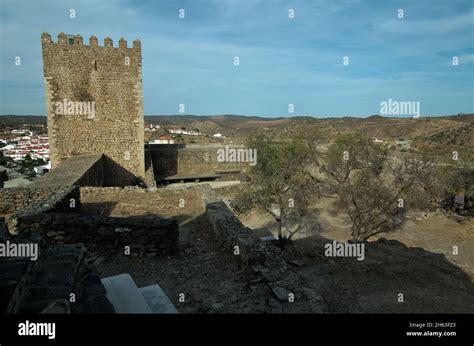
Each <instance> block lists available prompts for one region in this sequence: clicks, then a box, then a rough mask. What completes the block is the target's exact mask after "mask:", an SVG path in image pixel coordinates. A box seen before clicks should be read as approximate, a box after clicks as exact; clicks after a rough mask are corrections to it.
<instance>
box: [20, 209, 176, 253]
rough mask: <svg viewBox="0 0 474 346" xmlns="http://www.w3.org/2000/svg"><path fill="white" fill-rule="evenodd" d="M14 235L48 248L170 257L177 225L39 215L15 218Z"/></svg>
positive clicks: (155, 220) (150, 220)
mask: <svg viewBox="0 0 474 346" xmlns="http://www.w3.org/2000/svg"><path fill="white" fill-rule="evenodd" d="M16 234H18V235H21V236H29V235H31V234H40V235H41V236H42V237H44V238H45V239H46V240H47V241H48V243H50V244H69V243H78V242H81V243H84V244H86V245H87V247H88V248H89V249H94V250H95V251H97V252H101V251H114V250H117V251H118V252H120V253H122V254H123V253H124V246H130V250H131V252H133V253H137V252H138V253H143V254H155V255H172V254H175V253H177V252H178V249H179V230H178V221H177V220H171V219H158V218H144V217H127V218H121V217H104V216H98V215H90V214H81V213H77V214H69V213H41V214H34V215H33V214H28V215H21V216H19V217H18V218H17V227H16Z"/></svg>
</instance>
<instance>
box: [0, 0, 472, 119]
mask: <svg viewBox="0 0 474 346" xmlns="http://www.w3.org/2000/svg"><path fill="white" fill-rule="evenodd" d="M473 7H474V6H473V1H472V0H446V1H443V0H417V1H413V0H406V1H404V0H399V1H395V0H387V1H377V0H373V1H369V0H367V1H363V0H347V1H344V0H320V1H319V0H286V1H283V0H281V1H279V0H193V1H172V0H154V1H137V0H135V1H132V0H103V1H95V0H82V1H79V0H75V1H68V0H42V1H37V0H1V1H0V39H1V45H0V59H1V60H0V114H44V111H45V105H44V87H43V69H42V61H41V42H40V41H41V40H40V37H41V33H42V32H43V31H46V32H49V33H50V34H51V36H52V37H53V40H54V41H56V40H57V34H58V33H59V32H61V31H62V32H65V33H69V34H77V33H79V34H81V35H82V36H83V37H84V42H85V43H86V42H88V38H89V36H90V35H95V36H97V37H98V38H99V42H100V44H101V45H103V39H104V37H106V36H110V37H111V38H112V39H113V40H114V45H115V46H116V45H118V39H119V38H120V37H124V38H125V39H126V40H127V41H128V42H129V45H131V42H132V41H133V40H134V39H136V38H140V40H141V41H142V53H143V93H144V107H145V115H152V114H178V105H179V104H180V103H183V104H185V106H186V113H187V114H196V115H214V114H242V115H258V116H265V117H272V116H294V115H312V116H320V117H325V116H368V115H372V114H378V113H379V112H380V102H382V101H386V100H388V99H389V98H391V99H393V100H399V101H419V102H420V104H421V114H422V115H425V116H426V115H444V114H457V113H459V112H464V113H473V112H474V91H473V90H474V30H473V25H474V24H473V23H474V9H473ZM70 9H74V10H75V11H76V18H74V19H72V18H70V17H69V10H70ZM179 9H184V10H185V15H186V18H185V19H184V20H183V19H179V17H178V11H179ZM289 9H294V10H295V18H294V19H289V18H288V10H289ZM398 9H403V10H404V18H403V19H399V18H398V17H397V15H398V13H397V10H398ZM16 56H20V57H21V66H15V64H14V59H15V57H16ZM234 56H238V57H239V58H240V66H234V64H233V59H234ZM344 56H348V57H349V66H344V65H343V57H344ZM453 56H458V57H459V65H458V66H453V65H452V57H453ZM290 103H291V104H294V107H295V112H294V113H293V114H288V104H290Z"/></svg>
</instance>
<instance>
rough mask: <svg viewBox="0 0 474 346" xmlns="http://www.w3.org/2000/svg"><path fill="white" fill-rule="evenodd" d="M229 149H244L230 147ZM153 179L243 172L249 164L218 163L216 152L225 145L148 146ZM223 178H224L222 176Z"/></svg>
mask: <svg viewBox="0 0 474 346" xmlns="http://www.w3.org/2000/svg"><path fill="white" fill-rule="evenodd" d="M230 147H231V148H241V149H242V148H244V147H242V146H230ZM149 148H150V153H151V159H152V162H153V170H154V172H155V179H156V180H161V179H164V178H166V177H168V176H171V175H195V174H209V173H217V172H222V171H229V170H237V171H245V170H246V169H248V167H249V164H248V163H245V162H219V161H218V154H217V150H219V149H224V148H225V145H217V144H210V145H192V144H191V145H182V144H162V145H161V144H155V145H149ZM223 178H225V176H223Z"/></svg>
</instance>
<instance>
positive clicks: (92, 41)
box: [41, 32, 142, 50]
mask: <svg viewBox="0 0 474 346" xmlns="http://www.w3.org/2000/svg"><path fill="white" fill-rule="evenodd" d="M41 42H42V44H43V46H44V45H49V44H53V45H69V46H85V47H102V48H116V49H134V50H141V47H142V44H141V42H140V40H139V39H136V40H134V41H133V44H132V47H130V48H129V47H127V40H125V39H124V38H123V37H122V38H120V40H119V41H118V43H119V44H118V47H114V45H113V40H112V39H111V38H110V37H105V38H104V44H103V46H99V40H98V39H97V37H96V36H94V35H91V36H90V37H89V44H88V45H86V44H84V40H83V38H82V36H81V35H79V34H77V35H68V34H65V33H63V32H61V33H59V34H58V40H57V42H53V40H52V39H51V35H50V34H49V33H47V32H43V33H42V34H41Z"/></svg>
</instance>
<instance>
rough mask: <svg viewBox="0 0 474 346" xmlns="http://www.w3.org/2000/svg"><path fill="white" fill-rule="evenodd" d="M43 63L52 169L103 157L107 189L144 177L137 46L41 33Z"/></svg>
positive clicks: (108, 39) (142, 121) (139, 45)
mask: <svg viewBox="0 0 474 346" xmlns="http://www.w3.org/2000/svg"><path fill="white" fill-rule="evenodd" d="M41 40H42V47H43V65H44V78H45V98H46V107H47V115H48V133H49V141H50V142H49V144H50V156H51V163H52V167H53V168H55V167H58V166H59V165H60V164H61V163H62V162H64V161H65V160H66V159H67V158H69V157H71V156H75V155H80V154H86V153H98V154H105V155H106V157H107V158H106V160H105V163H104V164H105V172H106V173H107V177H106V181H107V184H108V185H118V186H122V185H130V184H132V183H134V180H135V177H138V178H141V179H143V178H144V176H145V163H144V134H143V123H144V120H143V96H142V75H141V59H142V58H141V43H140V41H138V40H136V41H134V42H133V47H131V48H128V47H127V42H126V41H125V40H123V39H121V40H120V41H119V47H113V42H112V40H111V39H110V38H106V39H105V40H104V46H99V45H98V41H97V38H95V37H94V36H91V38H90V41H89V45H84V44H83V42H82V37H81V36H79V35H76V36H74V38H73V44H69V43H68V40H69V38H68V37H66V35H64V34H59V35H58V42H57V43H54V42H52V40H51V37H50V35H49V34H47V33H43V35H42V37H41Z"/></svg>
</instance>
